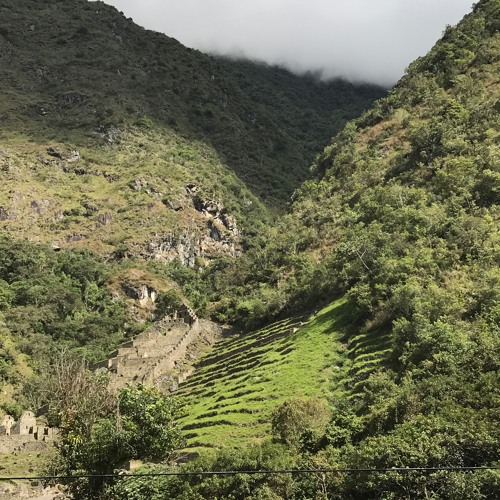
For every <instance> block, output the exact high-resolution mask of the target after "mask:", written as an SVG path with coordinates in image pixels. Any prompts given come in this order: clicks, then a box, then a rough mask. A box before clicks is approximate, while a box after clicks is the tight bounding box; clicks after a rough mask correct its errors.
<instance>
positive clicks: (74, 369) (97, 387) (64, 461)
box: [51, 363, 181, 499]
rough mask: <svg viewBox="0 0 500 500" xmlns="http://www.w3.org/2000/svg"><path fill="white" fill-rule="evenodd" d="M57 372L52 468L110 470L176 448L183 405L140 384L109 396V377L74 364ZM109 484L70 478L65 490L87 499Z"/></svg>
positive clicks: (82, 472) (73, 472)
mask: <svg viewBox="0 0 500 500" xmlns="http://www.w3.org/2000/svg"><path fill="white" fill-rule="evenodd" d="M57 374H58V376H59V380H58V381H57V382H56V384H55V388H56V390H55V402H54V405H55V406H54V408H53V409H52V412H51V413H52V415H53V418H54V417H55V418H56V419H57V420H58V422H57V423H58V425H59V429H60V439H59V442H58V444H57V448H58V452H59V455H58V460H57V462H56V464H55V465H54V469H55V470H53V471H52V472H55V473H57V474H61V475H65V476H72V475H87V474H88V475H102V474H112V473H114V472H115V471H116V470H117V469H119V468H121V467H122V466H123V465H124V464H125V463H126V462H128V461H129V460H132V459H140V460H143V459H144V460H157V461H158V460H164V459H167V458H168V457H169V456H170V454H171V453H172V451H173V450H174V449H176V448H178V447H179V446H180V444H181V435H180V430H179V428H178V427H177V425H176V424H175V419H176V418H177V417H178V415H179V413H180V410H181V407H180V405H179V404H178V403H177V401H175V400H174V399H172V398H171V397H169V396H166V395H164V394H162V393H161V392H160V391H159V390H158V389H156V388H150V387H144V386H143V385H140V386H138V387H126V388H124V389H122V390H121V391H119V393H118V394H115V395H112V394H110V393H109V392H108V388H107V380H105V379H103V377H101V376H100V375H99V374H95V373H93V372H90V371H89V370H86V369H85V368H84V367H83V366H82V365H80V366H78V365H77V364H76V363H72V364H71V365H69V366H68V365H67V366H61V367H60V369H59V370H58V372H57ZM56 378H57V377H56ZM79 391H80V392H79ZM54 409H57V411H56V412H55V411H54ZM54 414H55V415H54ZM112 483H113V481H112V480H107V481H106V479H105V478H102V477H100V478H79V479H77V480H71V481H69V488H70V491H71V493H72V495H73V496H74V497H75V498H79V499H80V498H81V499H91V498H98V497H99V495H100V494H101V492H102V491H103V489H104V488H105V487H106V486H109V485H110V484H112Z"/></svg>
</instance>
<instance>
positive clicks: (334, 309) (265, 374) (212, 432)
mask: <svg viewBox="0 0 500 500" xmlns="http://www.w3.org/2000/svg"><path fill="white" fill-rule="evenodd" d="M349 314H350V313H349V307H348V306H347V305H346V303H345V301H342V300H340V301H337V302H334V303H332V304H331V305H329V306H327V307H326V308H324V309H322V310H321V311H319V312H318V313H316V314H315V315H314V316H312V317H311V318H309V319H306V318H289V319H286V320H282V321H279V322H277V323H273V324H271V325H269V326H267V327H265V328H262V329H260V330H257V331H254V332H250V333H247V334H241V335H234V334H233V335H228V337H227V338H225V339H223V340H221V341H219V342H218V343H217V344H216V345H215V346H214V349H213V352H212V353H211V354H210V355H207V356H205V357H203V358H202V359H201V361H200V362H199V363H198V365H197V368H196V371H195V373H194V374H193V375H192V376H191V377H190V378H189V379H188V380H187V382H185V383H184V384H182V385H181V386H180V388H179V395H180V397H181V398H182V400H183V402H185V403H186V404H187V406H188V413H187V415H186V416H185V417H184V418H183V419H182V420H181V421H180V425H181V427H182V429H183V430H184V431H185V435H186V437H187V438H188V444H187V449H189V450H194V449H196V450H198V451H200V450H202V449H203V448H218V447H221V446H223V447H233V448H237V447H241V446H246V445H250V444H252V443H256V442H260V441H262V440H264V439H265V438H268V437H269V435H270V431H271V414H272V412H273V410H274V409H275V408H276V407H277V406H278V405H279V404H281V403H283V402H284V401H285V400H287V399H289V398H291V397H294V396H297V395H300V396H309V397H323V398H325V397H327V396H328V395H329V394H330V393H331V390H332V378H333V377H334V376H337V375H338V372H340V371H341V370H343V369H344V368H341V367H342V366H343V362H344V356H343V353H344V347H343V346H342V343H341V339H342V335H343V333H342V328H343V327H344V326H345V325H346V323H348V322H349V319H350V315H349ZM335 374H337V375H335Z"/></svg>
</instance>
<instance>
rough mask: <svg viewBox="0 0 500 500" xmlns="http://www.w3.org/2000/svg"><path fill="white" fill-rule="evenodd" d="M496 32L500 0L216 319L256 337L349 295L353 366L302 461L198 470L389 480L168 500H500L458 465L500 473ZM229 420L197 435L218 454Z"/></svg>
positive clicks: (340, 150) (358, 131) (399, 90)
mask: <svg viewBox="0 0 500 500" xmlns="http://www.w3.org/2000/svg"><path fill="white" fill-rule="evenodd" d="M499 28H500V2H499V1H498V0H483V1H481V2H478V3H477V4H476V5H475V6H474V9H473V12H472V13H471V14H470V15H468V16H466V17H465V18H464V20H463V21H462V22H461V23H459V24H458V25H457V26H456V27H449V28H447V29H446V30H445V32H444V35H443V37H442V39H441V40H440V41H439V42H438V43H437V44H436V45H435V46H434V48H433V49H432V50H431V51H430V53H429V54H428V55H427V56H425V57H422V58H420V59H418V60H417V61H415V62H414V63H413V64H412V65H411V66H410V68H409V70H408V72H407V74H406V75H405V76H404V77H403V79H402V80H401V81H400V82H399V83H398V84H397V85H396V86H395V88H394V89H392V90H391V92H390V94H389V96H388V97H386V98H385V99H382V100H380V101H378V102H377V103H376V104H375V105H374V107H373V108H372V109H371V110H370V111H369V112H367V113H365V114H364V115H363V116H361V117H360V118H359V119H357V120H355V121H353V122H350V123H349V124H348V125H347V126H346V127H345V128H344V130H343V131H342V132H341V133H340V134H339V135H337V136H336V137H334V139H333V141H332V143H331V145H330V146H328V147H327V148H326V149H325V151H324V153H323V154H322V155H321V156H320V157H319V158H318V160H317V161H316V162H315V165H314V172H315V176H316V179H313V180H309V181H307V182H305V183H304V184H303V185H302V186H301V188H299V189H298V190H297V191H296V193H295V195H294V201H293V204H292V206H291V209H290V212H289V213H288V214H287V215H285V216H284V217H283V218H282V220H281V221H279V222H278V224H277V225H276V226H275V227H273V228H271V229H270V230H269V231H268V232H267V233H265V234H263V235H261V236H262V237H261V238H260V239H257V240H256V241H255V242H254V246H253V247H252V248H251V249H250V251H249V252H248V253H247V254H246V255H245V256H244V258H243V259H240V260H239V262H238V264H237V266H233V267H230V268H229V270H228V271H227V272H226V273H225V274H224V273H223V274H222V276H221V277H219V279H218V283H219V284H221V283H222V284H223V286H219V289H218V298H219V302H218V306H219V310H220V314H221V315H222V316H224V317H226V318H231V319H232V320H233V321H238V322H240V324H246V325H253V324H258V323H259V321H261V322H266V321H269V319H270V318H277V317H292V316H293V314H297V312H298V311H301V310H307V309H308V308H311V307H314V306H316V305H317V304H318V303H323V304H324V303H328V301H330V300H333V299H335V297H339V296H342V297H345V299H346V300H347V301H348V303H349V304H350V307H351V308H352V309H350V312H349V321H348V323H349V324H348V326H347V328H346V330H345V336H344V337H343V342H344V343H345V350H344V351H343V356H344V358H345V364H346V366H347V367H348V368H346V369H345V370H344V369H343V370H342V371H341V372H340V373H341V378H340V379H335V378H334V377H332V381H335V382H336V386H335V390H333V391H331V392H330V402H331V404H332V419H331V422H330V425H329V427H328V428H327V429H326V431H325V432H324V434H323V436H322V438H318V437H316V438H315V439H312V441H311V437H312V436H313V435H312V434H310V432H309V430H308V429H307V425H305V426H304V427H303V431H304V433H303V435H302V438H301V440H300V445H299V446H297V445H295V447H294V446H288V448H287V449H286V450H283V449H282V448H279V446H277V445H274V447H272V446H271V445H268V446H267V445H266V446H267V447H266V446H264V447H261V448H257V449H250V450H245V449H242V448H241V446H239V447H238V449H237V450H234V451H231V452H225V453H222V454H220V455H218V457H217V458H215V459H213V460H209V461H206V460H205V461H200V462H199V463H198V464H194V465H193V466H192V469H193V470H196V466H198V467H207V468H211V467H212V468H217V467H226V468H228V469H233V470H234V469H238V468H240V470H246V469H254V468H255V469H266V468H280V467H285V468H286V467H298V468H314V467H325V466H326V467H333V468H336V467H340V468H343V467H347V468H362V469H363V468H370V469H371V468H377V469H384V468H388V469H389V470H388V471H387V472H384V471H380V472H379V473H371V474H366V475H365V474H331V475H328V474H327V475H324V476H320V475H318V476H317V477H316V476H315V477H294V478H291V479H286V478H284V477H283V478H280V480H277V479H274V476H271V475H269V476H267V477H265V478H264V479H262V478H255V479H254V478H253V476H252V477H250V478H249V477H248V476H243V475H241V476H236V477H234V478H220V479H218V478H217V479H210V480H203V479H193V480H179V481H164V482H163V483H162V488H163V489H164V491H169V492H170V495H171V497H173V498H175V497H176V495H177V496H178V497H180V493H179V492H180V489H179V488H182V487H184V488H191V490H190V491H191V492H192V494H193V495H195V494H200V495H201V497H207V496H210V495H212V496H213V497H221V498H222V497H224V495H228V494H232V495H234V496H233V497H234V498H289V497H292V498H314V497H315V495H317V496H316V498H353V499H354V498H373V499H378V498H394V499H396V498H435V499H438V498H449V499H451V498H470V499H476V498H496V497H497V495H498V491H499V484H500V483H499V476H498V470H484V471H478V472H475V473H471V472H468V471H467V470H465V471H464V470H460V467H464V468H467V467H477V466H483V467H493V468H495V467H497V466H498V460H499V455H498V450H499V443H500V434H499V432H498V425H497V422H498V420H499V417H500V414H499V411H498V409H499V406H498V401H499V397H500V395H499V392H498V370H499V368H500V336H499V333H500V316H499V311H500V309H499V307H500V306H499V304H500V296H499V294H498V291H499V290H500V281H499V278H500V275H499V273H498V269H499V264H500V246H499V241H500V240H499V229H498V228H499V218H500V209H499V201H500V185H499V184H498V181H499V179H500V177H499V175H500V163H499V159H500V155H499V139H500V121H499V117H500V113H499V109H498V103H499V99H500V86H499V84H500V81H499V79H498V75H499V74H500V31H499ZM327 330H328V329H327ZM264 331H265V330H264ZM299 331H300V330H299ZM332 331H333V330H332ZM332 352H335V351H332ZM275 356H277V357H278V359H279V355H278V354H277V353H276V354H275ZM243 359H244V358H242V360H241V361H240V362H241V363H242V364H243V366H245V365H244V363H245V361H243ZM205 369H206V368H205V367H203V368H201V369H200V372H199V375H198V376H199V377H200V379H199V380H200V384H202V381H203V378H205V379H206V380H210V373H209V372H208V373H207V372H203V370H205ZM214 370H215V373H217V371H216V370H217V368H216V366H214ZM202 373H203V375H201V374H202ZM251 373H252V369H251V370H250V373H248V374H247V375H248V376H251ZM242 376H245V375H243V374H242ZM193 380H194V379H193ZM217 387H220V388H221V390H222V388H223V387H224V384H221V385H220V386H217ZM252 387H253V384H249V385H248V386H242V387H240V388H238V391H237V392H241V393H242V394H244V393H245V391H247V390H248V391H251V390H252ZM304 387H306V386H304ZM199 390H200V394H203V393H204V391H206V390H207V389H205V388H203V389H199ZM195 391H196V390H195ZM212 391H214V393H213V394H214V395H215V394H219V393H218V392H217V388H214V389H212ZM303 391H304V392H305V389H303ZM213 394H211V393H208V395H206V396H208V397H207V399H208V400H211V398H212V397H213ZM242 397H245V396H242ZM203 401H204V399H203V398H202V399H201V400H200V401H199V402H196V403H195V408H199V407H200V406H201V405H202V404H203ZM210 404H212V405H213V403H210ZM247 404H249V403H247ZM213 411H215V410H213ZM304 411H305V410H304ZM299 413H300V412H299ZM223 418H224V417H222V416H217V417H215V416H213V417H212V416H209V415H208V413H207V414H206V415H205V416H204V415H203V414H202V416H198V419H199V420H200V423H203V420H204V419H205V424H204V425H201V426H200V428H199V429H202V430H201V431H200V430H198V429H196V428H194V429H193V432H194V433H197V432H199V433H200V436H202V439H203V440H202V442H206V441H208V439H207V438H206V437H205V432H207V433H209V432H211V429H213V432H214V435H215V436H216V438H215V439H214V442H215V443H219V442H221V437H220V435H218V434H217V426H216V425H215V423H216V421H217V419H223ZM250 418H251V417H247V416H246V415H244V419H245V422H248V420H249V419H250ZM289 418H290V419H291V420H289V422H288V423H289V425H292V423H293V418H298V417H296V416H295V417H294V416H293V413H292V414H290V415H289ZM210 419H212V421H211V420H210ZM228 420H229V421H230V418H228ZM267 422H268V425H269V419H268V420H267ZM310 422H311V424H314V418H313V417H311V419H310ZM193 427H195V426H193ZM268 428H269V427H268ZM231 431H232V428H230V430H229V431H228V432H231ZM189 432H191V430H189ZM274 437H275V439H276V438H277V440H278V441H280V438H279V435H278V436H276V434H275V435H274ZM193 440H194V442H196V437H195V436H193ZM281 440H282V439H281ZM282 441H283V440H282ZM392 467H431V468H432V467H436V468H440V467H451V468H457V469H456V470H452V471H442V470H435V471H428V472H426V473H425V474H424V473H422V472H418V471H417V472H414V473H413V472H412V473H410V472H402V473H400V472H396V471H391V470H390V469H391V468H392ZM169 488H170V489H169ZM143 491H148V489H147V488H146V487H145V488H144V490H143ZM149 491H159V490H154V489H151V490H149ZM290 491H292V492H293V493H290ZM229 492H231V493H229ZM234 492H237V493H234ZM266 495H267V496H266ZM273 495H274V496H273ZM158 498H163V497H162V496H161V495H159V496H158Z"/></svg>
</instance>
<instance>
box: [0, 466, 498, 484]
mask: <svg viewBox="0 0 500 500" xmlns="http://www.w3.org/2000/svg"><path fill="white" fill-rule="evenodd" d="M481 470H500V466H477V467H476V466H473V467H382V468H375V469H373V468H371V469H363V468H358V469H354V468H336V469H273V470H224V471H190V472H173V471H170V472H146V473H144V474H126V473H123V474H116V473H115V474H75V475H67V476H55V475H54V476H18V477H0V481H46V480H51V479H60V480H73V479H111V478H118V479H133V478H142V477H162V476H186V477H190V476H235V475H238V474H247V475H251V474H272V475H276V474H335V473H337V474H355V473H363V474H373V473H380V472H439V471H463V472H474V471H481Z"/></svg>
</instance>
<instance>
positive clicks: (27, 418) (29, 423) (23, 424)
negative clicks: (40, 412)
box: [11, 411, 37, 436]
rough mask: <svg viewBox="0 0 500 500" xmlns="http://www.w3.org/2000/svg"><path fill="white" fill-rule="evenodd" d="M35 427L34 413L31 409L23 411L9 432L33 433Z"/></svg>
mask: <svg viewBox="0 0 500 500" xmlns="http://www.w3.org/2000/svg"><path fill="white" fill-rule="evenodd" d="M36 428H37V423H36V417H35V414H34V413H33V412H31V411H23V414H22V415H21V418H20V419H19V420H18V421H17V422H16V424H15V425H14V427H13V429H12V432H11V434H19V435H20V436H25V435H27V434H35V432H36Z"/></svg>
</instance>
